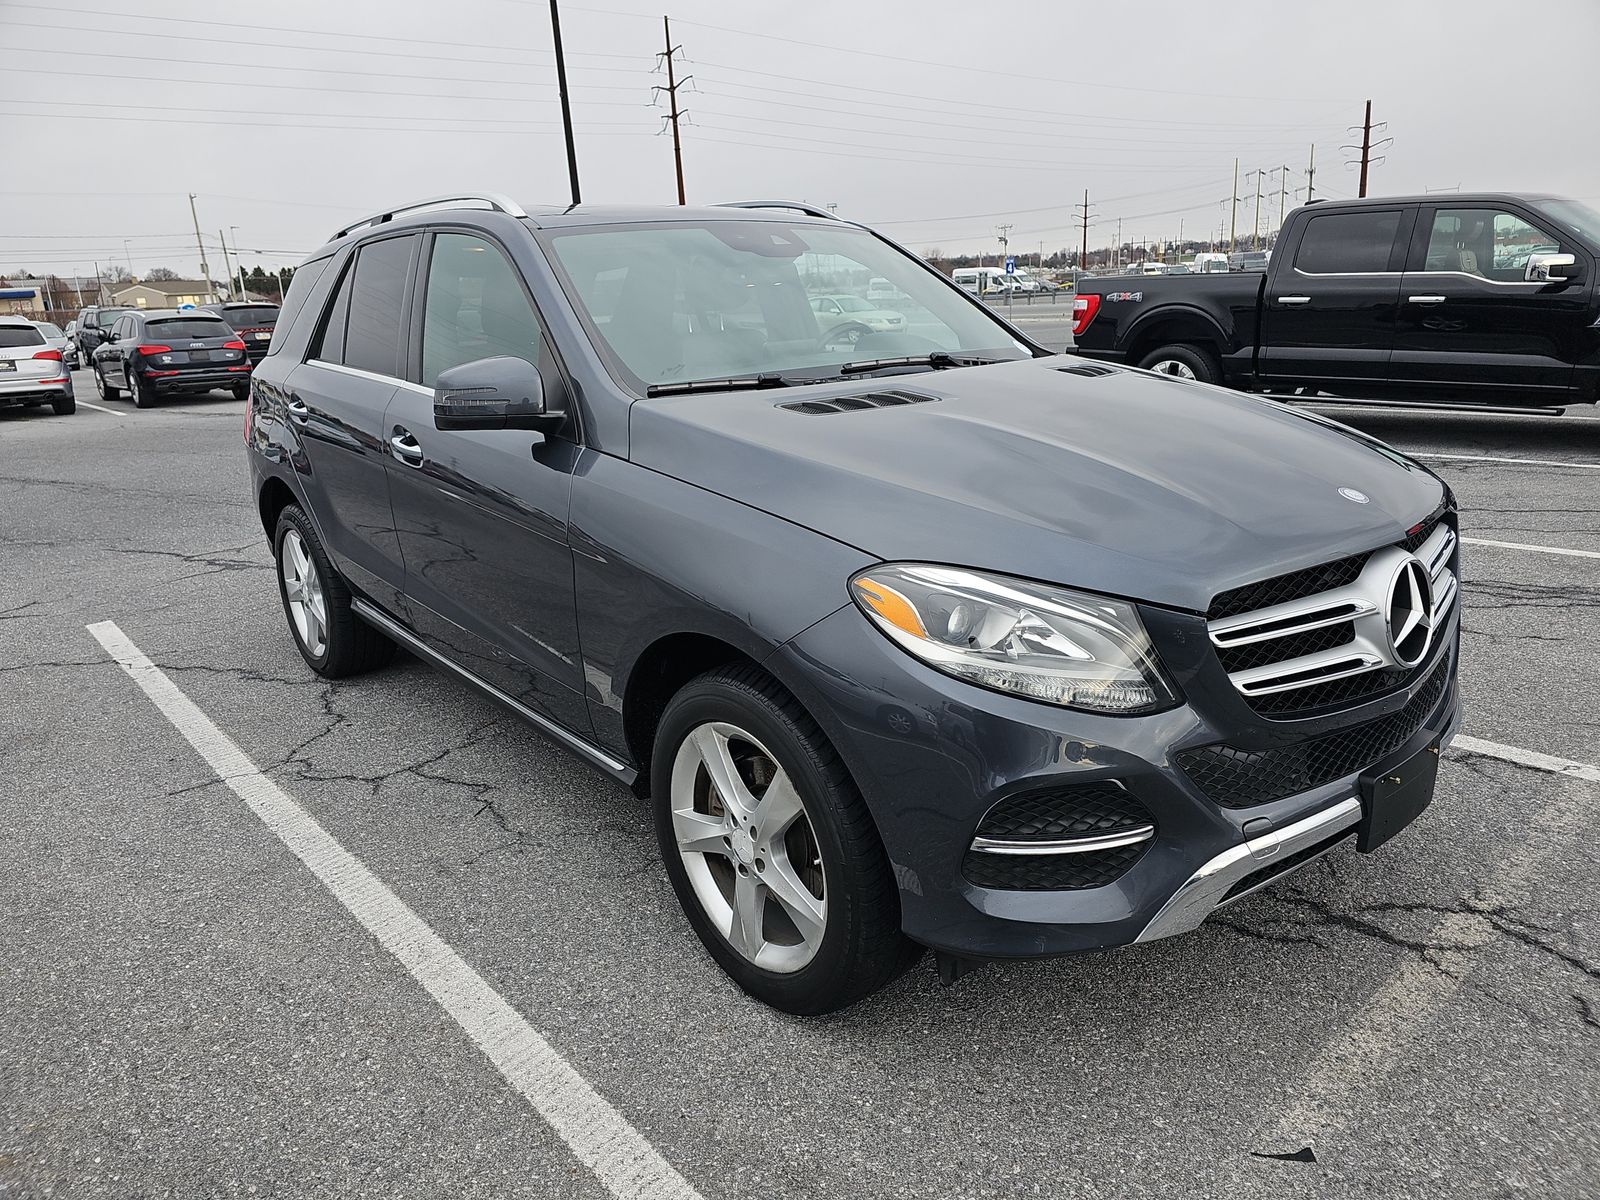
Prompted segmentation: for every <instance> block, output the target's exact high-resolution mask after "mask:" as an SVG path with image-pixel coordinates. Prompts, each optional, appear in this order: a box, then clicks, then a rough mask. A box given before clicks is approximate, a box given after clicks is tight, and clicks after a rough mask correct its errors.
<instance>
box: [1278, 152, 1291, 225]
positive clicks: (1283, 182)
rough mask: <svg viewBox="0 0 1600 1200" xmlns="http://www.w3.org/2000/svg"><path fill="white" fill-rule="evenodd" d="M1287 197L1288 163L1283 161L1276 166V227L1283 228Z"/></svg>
mask: <svg viewBox="0 0 1600 1200" xmlns="http://www.w3.org/2000/svg"><path fill="white" fill-rule="evenodd" d="M1288 198H1289V165H1288V164H1287V163H1285V164H1284V165H1283V166H1281V167H1279V168H1278V228H1279V229H1280V230H1281V229H1282V228H1283V213H1284V205H1285V202H1286V201H1287V200H1288Z"/></svg>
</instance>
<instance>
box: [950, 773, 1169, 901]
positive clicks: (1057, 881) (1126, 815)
mask: <svg viewBox="0 0 1600 1200" xmlns="http://www.w3.org/2000/svg"><path fill="white" fill-rule="evenodd" d="M1154 823H1155V822H1154V819H1153V818H1152V817H1151V816H1150V813H1149V811H1148V810H1147V809H1146V808H1145V807H1144V805H1142V804H1140V803H1139V801H1138V800H1136V799H1134V797H1133V796H1132V795H1131V794H1130V793H1129V792H1128V791H1127V790H1126V789H1124V788H1121V787H1119V786H1117V785H1116V784H1114V783H1090V784H1084V785H1082V786H1079V787H1062V788H1048V789H1043V790H1040V791H1037V792H1027V793H1024V794H1023V795H1020V796H1013V797H1011V798H1009V799H1007V800H1002V801H1001V802H1000V803H998V804H996V805H995V806H994V807H993V808H991V809H990V810H989V811H988V812H987V813H985V814H984V817H983V820H982V821H981V822H979V824H978V829H977V836H978V837H983V838H995V839H1002V840H1006V841H1040V842H1050V841H1061V840H1063V839H1071V838H1078V837H1095V836H1099V835H1104V834H1115V833H1118V832H1122V831H1125V830H1133V829H1138V828H1140V827H1143V826H1149V825H1153V824H1154ZM1152 840H1153V839H1147V840H1145V841H1141V842H1138V843H1135V844H1134V845H1130V846H1115V847H1111V848H1109V849H1105V850H1090V851H1086V852H1084V853H1080V854H1037V855H1035V854H990V853H985V852H983V851H981V850H969V851H968V852H967V856H966V860H965V861H964V862H963V864H962V872H963V873H964V874H965V875H966V877H967V878H968V879H969V880H971V881H972V882H973V883H975V884H977V885H978V886H979V887H987V888H1005V889H1009V890H1013V891H1074V890H1078V889H1081V888H1092V887H1102V886H1104V885H1105V884H1108V883H1111V882H1114V881H1115V880H1117V879H1119V878H1120V877H1121V876H1122V875H1123V873H1124V872H1126V871H1127V870H1128V868H1129V867H1131V866H1133V864H1134V863H1136V862H1138V861H1139V858H1140V856H1141V855H1143V854H1144V852H1145V850H1146V849H1147V848H1148V847H1149V846H1150V845H1151V841H1152Z"/></svg>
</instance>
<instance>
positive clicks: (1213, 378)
mask: <svg viewBox="0 0 1600 1200" xmlns="http://www.w3.org/2000/svg"><path fill="white" fill-rule="evenodd" d="M1139 365H1140V366H1141V367H1143V368H1144V369H1145V370H1146V371H1154V372H1156V373H1157V374H1158V375H1172V376H1174V377H1176V378H1178V379H1193V380H1195V381H1196V382H1198V383H1217V382H1219V381H1220V380H1221V379H1222V365H1221V364H1220V363H1218V362H1217V359H1216V356H1215V355H1214V354H1212V353H1211V351H1209V350H1207V349H1205V348H1204V347H1201V346H1194V345H1188V344H1184V343H1174V344H1173V345H1170V346H1161V347H1159V348H1157V349H1155V350H1152V351H1150V353H1149V354H1146V355H1145V356H1144V357H1143V358H1142V359H1140V360H1139Z"/></svg>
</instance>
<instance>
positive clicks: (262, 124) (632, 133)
mask: <svg viewBox="0 0 1600 1200" xmlns="http://www.w3.org/2000/svg"><path fill="white" fill-rule="evenodd" d="M7 102H8V103H12V104H16V103H26V104H49V103H53V102H52V101H48V100H28V101H16V100H9V101H7ZM121 107H123V108H129V107H136V106H131V105H122V106H121ZM0 115H4V116H8V117H38V116H49V117H53V118H55V119H57V120H62V121H124V122H126V121H132V122H135V123H139V124H150V123H157V124H162V125H221V126H225V127H227V128H229V129H239V128H248V129H298V130H301V131H311V130H321V129H331V130H336V131H338V130H359V131H364V132H369V133H411V134H418V133H448V134H461V133H474V134H486V135H493V136H498V135H500V134H503V133H505V132H507V131H506V130H504V129H484V128H481V127H480V126H478V125H466V126H463V127H462V128H459V129H417V128H414V127H413V126H411V125H409V124H396V125H306V124H302V123H300V122H294V121H237V120H234V121H207V120H204V119H202V118H198V117H114V116H111V115H110V114H108V113H42V114H41V113H36V112H0ZM367 119H370V120H384V119H385V118H382V117H373V118H367ZM389 119H391V120H392V119H395V118H389ZM457 119H458V120H461V121H466V120H469V119H470V118H467V117H461V118H457ZM554 124H558V123H557V122H552V121H537V122H533V121H530V122H525V123H523V126H522V127H521V128H520V130H518V132H523V133H532V134H550V135H552V136H554V135H555V134H556V133H557V132H558V130H556V129H535V128H532V126H533V125H554ZM613 124H615V125H616V127H617V129H626V130H628V131H629V132H616V131H613V130H605V131H603V132H594V136H595V137H650V136H652V135H651V133H650V131H649V130H647V129H635V128H634V127H633V126H632V125H630V124H627V123H624V122H614V123H613ZM595 129H596V127H595V126H586V127H585V132H593V131H595Z"/></svg>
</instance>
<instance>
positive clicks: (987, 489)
mask: <svg viewBox="0 0 1600 1200" xmlns="http://www.w3.org/2000/svg"><path fill="white" fill-rule="evenodd" d="M1082 370H1087V371H1092V372H1094V374H1092V375H1078V374H1073V373H1072V372H1073V371H1082ZM1101 372H1104V373H1101ZM883 391H897V392H903V393H914V394H916V395H918V396H926V397H929V398H930V399H929V401H928V402H926V403H902V404H895V405H892V406H887V407H882V408H864V409H858V410H848V409H847V410H845V411H840V412H834V413H828V414H825V415H812V414H807V413H801V412H794V411H791V410H789V409H787V408H785V407H784V406H785V405H791V404H795V403H798V402H801V401H805V400H818V399H828V398H834V397H843V396H859V395H863V394H867V393H871V392H883ZM630 432H631V437H630V446H631V451H630V452H631V456H632V458H633V459H634V461H636V462H638V463H639V464H640V465H642V466H646V467H649V468H651V469H653V470H656V471H661V472H663V473H665V474H668V475H672V476H674V477H676V478H678V479H682V480H684V481H686V482H689V483H693V484H695V485H698V486H700V487H703V488H707V489H709V490H711V491H714V492H718V493H720V494H722V495H725V496H728V497H730V498H732V499H734V500H737V501H740V502H742V503H744V504H748V505H751V506H753V507H755V508H759V509H762V510H763V511H766V512H769V513H772V514H774V515H776V516H779V517H782V518H784V519H786V520H789V521H792V522H795V523H796V524H799V525H803V526H806V527H807V528H810V529H813V530H816V531H817V532H818V533H821V534H824V535H826V536H828V537H830V538H834V539H836V540H838V541H841V542H845V543H848V544H850V545H852V546H855V547H857V548H859V549H861V550H863V551H865V552H867V553H869V554H872V555H874V556H876V557H878V558H882V559H888V560H902V561H906V560H915V561H922V562H938V563H950V564H956V565H960V566H967V567H978V568H983V569H987V570H992V571H1000V572H1004V573H1007V574H1011V575H1019V576H1024V577H1028V578H1033V579H1040V580H1046V581H1050V582H1054V583H1060V584H1067V585H1071V586H1077V587H1083V588H1089V589H1092V590H1094V591H1098V592H1103V593H1106V594H1110V595H1116V596H1124V597H1128V598H1131V599H1135V600H1142V601H1146V602H1149V603H1154V604H1160V605H1165V606H1169V607H1174V608H1180V609H1188V610H1193V611H1203V610H1204V609H1205V608H1207V607H1208V606H1209V604H1210V601H1211V598H1212V596H1214V595H1215V594H1216V593H1217V592H1220V591H1224V590H1226V589H1228V588H1231V587H1237V586H1239V585H1241V584H1245V583H1250V582H1253V581H1255V580H1258V579H1262V578H1266V577H1268V576H1271V575H1275V574H1278V573H1280V572H1284V571H1290V570H1296V569H1298V568H1300V567H1305V566H1311V565H1314V564H1316V563H1320V562H1324V561H1327V560H1330V559H1335V558H1340V557H1343V556H1344V555H1347V554H1353V553H1356V552H1358V551H1361V550H1367V549H1371V548H1373V547H1376V546H1380V545H1383V544H1384V543H1386V542H1392V541H1397V540H1399V539H1400V538H1402V537H1404V536H1405V534H1406V533H1407V532H1408V530H1410V529H1411V528H1412V527H1414V526H1415V525H1416V524H1417V523H1418V522H1420V521H1422V520H1423V519H1425V518H1426V517H1427V516H1429V515H1430V514H1431V513H1432V512H1433V511H1434V510H1436V509H1437V508H1438V507H1439V505H1440V503H1441V501H1442V500H1443V498H1444V496H1445V494H1446V493H1445V488H1444V485H1443V484H1442V483H1441V482H1440V481H1439V480H1438V478H1437V477H1435V476H1434V475H1433V474H1432V473H1431V472H1429V471H1428V470H1427V469H1426V468H1425V467H1423V466H1422V465H1421V464H1419V463H1416V462H1413V461H1411V460H1410V459H1407V458H1405V457H1404V456H1403V455H1401V454H1399V453H1398V452H1396V451H1394V450H1391V449H1389V448H1388V447H1386V446H1384V445H1383V444H1382V443H1381V442H1379V441H1377V440H1376V439H1374V438H1370V437H1368V436H1366V435H1365V434H1362V433H1359V432H1357V431H1355V430H1352V429H1349V428H1347V427H1345V426H1342V425H1339V424H1337V423H1335V422H1332V421H1328V420H1326V419H1324V418H1321V417H1318V416H1315V415H1313V414H1309V413H1304V412H1300V411H1296V410H1292V409H1288V408H1285V407H1283V406H1281V405H1279V404H1277V403H1275V402H1273V401H1268V400H1262V399H1258V398H1255V397H1251V396H1244V395H1240V394H1237V393H1233V392H1227V391H1224V390H1222V389H1220V388H1212V387H1207V386H1204V385H1201V384H1194V383H1188V382H1184V381H1182V380H1177V379H1172V378H1169V377H1166V376H1161V375H1154V374H1151V373H1149V372H1145V371H1134V370H1128V369H1123V368H1114V367H1105V366H1102V365H1101V364H1090V363H1087V362H1086V361H1085V360H1082V359H1078V358H1071V357H1052V358H1043V359H1031V360H1023V361H1020V362H1013V363H1002V364H996V365H993V366H986V367H965V368H958V369H951V370H944V371H939V372H933V373H924V374H917V375H899V376H894V377H879V378H877V379H873V380H855V381H853V382H852V383H851V384H828V385H825V386H819V387H807V388H787V389H784V390H783V391H781V392H770V391H761V392H750V391H745V392H724V393H706V394H699V395H687V396H677V397H660V398H657V399H651V400H645V401H640V402H638V403H636V404H634V406H633V410H632V417H631V431H630ZM730 569H737V568H736V565H735V564H733V563H730ZM841 595H843V591H842V588H841Z"/></svg>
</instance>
